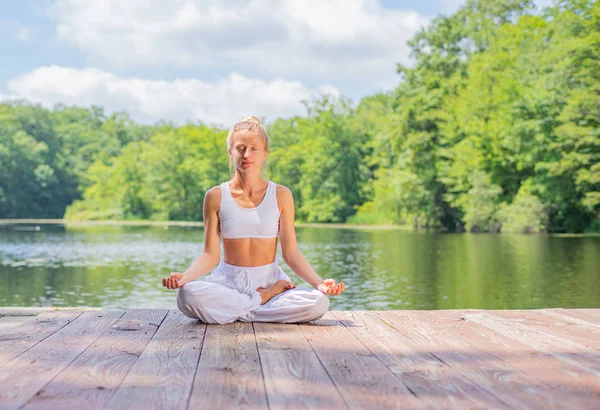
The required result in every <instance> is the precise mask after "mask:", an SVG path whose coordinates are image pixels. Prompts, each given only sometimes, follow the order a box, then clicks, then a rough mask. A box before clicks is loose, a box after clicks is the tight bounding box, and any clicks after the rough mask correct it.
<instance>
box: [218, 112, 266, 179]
mask: <svg viewBox="0 0 600 410" xmlns="http://www.w3.org/2000/svg"><path fill="white" fill-rule="evenodd" d="M239 131H254V132H258V133H259V134H260V135H262V137H263V139H264V141H265V150H267V151H268V150H269V134H268V133H267V129H266V128H265V126H264V125H263V124H262V123H261V122H260V120H259V119H258V118H257V117H254V116H252V115H250V116H247V117H244V118H242V119H241V120H239V121H238V122H237V123H236V124H235V125H234V126H233V127H231V128H230V129H229V134H227V140H226V143H227V148H228V149H229V148H231V143H232V142H233V137H234V135H235V134H236V133H237V132H239ZM229 172H230V173H231V176H232V177H233V176H234V175H235V164H234V163H233V161H232V160H231V157H229Z"/></svg>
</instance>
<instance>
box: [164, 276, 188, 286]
mask: <svg viewBox="0 0 600 410" xmlns="http://www.w3.org/2000/svg"><path fill="white" fill-rule="evenodd" d="M182 278H183V273H181V272H171V276H170V277H168V278H163V280H162V283H163V286H164V287H165V288H167V289H177V288H180V287H182V286H183V285H185V284H186V283H187V282H183V281H182V280H181V279H182Z"/></svg>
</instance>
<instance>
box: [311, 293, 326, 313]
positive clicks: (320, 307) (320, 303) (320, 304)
mask: <svg viewBox="0 0 600 410" xmlns="http://www.w3.org/2000/svg"><path fill="white" fill-rule="evenodd" d="M315 292H318V294H317V296H316V298H315V301H314V304H313V305H312V309H311V311H312V314H313V316H314V319H313V320H315V319H319V318H321V317H323V315H325V313H327V310H329V297H328V296H327V295H325V294H324V293H323V292H321V291H320V290H317V291H315Z"/></svg>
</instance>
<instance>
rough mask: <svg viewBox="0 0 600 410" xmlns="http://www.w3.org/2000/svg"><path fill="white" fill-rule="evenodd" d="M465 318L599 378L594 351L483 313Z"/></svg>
mask: <svg viewBox="0 0 600 410" xmlns="http://www.w3.org/2000/svg"><path fill="white" fill-rule="evenodd" d="M465 318H466V319H467V320H470V321H472V322H475V323H479V324H480V325H482V326H485V327H487V328H490V329H493V330H494V331H496V332H498V333H501V334H503V335H505V336H507V337H509V338H511V339H515V340H517V341H519V342H521V343H523V344H525V345H527V346H529V347H531V348H533V349H535V350H537V351H539V352H541V353H544V354H546V355H550V356H553V357H555V358H557V359H558V360H562V361H564V362H566V363H570V364H571V365H573V366H575V367H577V368H579V369H581V370H583V371H585V372H587V373H590V374H593V375H595V376H596V377H600V358H599V356H598V351H596V350H594V349H590V348H587V347H585V346H582V345H579V344H578V343H575V342H573V341H571V340H569V339H568V338H566V337H558V336H554V335H552V334H550V333H547V332H543V331H541V330H538V329H535V328H531V327H529V326H527V325H525V324H522V323H519V322H517V321H515V320H511V319H506V318H504V317H501V316H498V315H494V314H492V313H489V312H485V311H477V312H474V313H466V314H465Z"/></svg>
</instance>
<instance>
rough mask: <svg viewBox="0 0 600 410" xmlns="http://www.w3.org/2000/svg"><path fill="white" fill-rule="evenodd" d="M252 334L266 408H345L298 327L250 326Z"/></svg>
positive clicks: (292, 325)
mask: <svg viewBox="0 0 600 410" xmlns="http://www.w3.org/2000/svg"><path fill="white" fill-rule="evenodd" d="M254 330H255V332H256V342H257V343H258V351H259V353H260V361H261V365H262V370H263V374H264V378H265V387H266V390H267V397H268V401H269V408H271V409H317V408H327V409H346V408H347V406H346V404H345V403H344V400H343V399H342V397H341V395H340V393H339V392H338V390H337V389H336V387H335V385H334V383H333V382H332V380H331V378H330V377H329V375H328V374H327V372H326V370H325V368H324V367H323V365H322V364H321V362H320V361H319V358H318V356H317V355H316V354H315V352H314V351H313V349H312V347H311V345H310V344H309V342H308V341H307V339H306V338H305V336H304V333H303V332H302V330H300V327H299V326H298V325H296V324H277V323H254ZM371 408H374V407H371Z"/></svg>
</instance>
